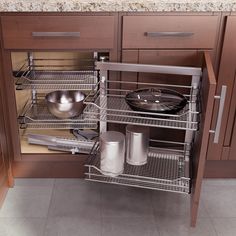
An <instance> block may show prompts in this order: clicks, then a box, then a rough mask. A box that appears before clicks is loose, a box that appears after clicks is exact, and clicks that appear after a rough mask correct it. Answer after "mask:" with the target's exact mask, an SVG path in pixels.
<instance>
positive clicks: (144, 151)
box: [126, 125, 149, 165]
mask: <svg viewBox="0 0 236 236" xmlns="http://www.w3.org/2000/svg"><path fill="white" fill-rule="evenodd" d="M148 147H149V128H148V127H143V126H135V125H127V126H126V161H127V163H128V164H130V165H144V164H146V163H147V156H148Z"/></svg>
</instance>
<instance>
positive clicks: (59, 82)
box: [15, 69, 98, 91]
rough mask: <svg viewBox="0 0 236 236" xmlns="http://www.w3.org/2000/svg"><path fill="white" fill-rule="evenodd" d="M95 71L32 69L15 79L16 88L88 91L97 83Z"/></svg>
mask: <svg viewBox="0 0 236 236" xmlns="http://www.w3.org/2000/svg"><path fill="white" fill-rule="evenodd" d="M97 82H98V78H97V71H95V70H87V71H63V70H61V71H59V70H58V71H57V70H34V69H29V70H26V71H24V72H23V74H22V75H21V77H20V78H17V80H16V83H15V84H16V89H17V90H24V89H38V90H82V91H90V90H92V89H93V88H94V86H95V85H96V84H97Z"/></svg>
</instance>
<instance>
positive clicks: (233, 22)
mask: <svg viewBox="0 0 236 236" xmlns="http://www.w3.org/2000/svg"><path fill="white" fill-rule="evenodd" d="M235 37H236V17H235V16H229V17H227V23H226V29H225V37H224V44H223V49H222V56H221V62H220V70H219V76H218V81H217V94H220V91H221V87H222V85H226V86H227V94H226V99H225V105H224V112H223V117H222V124H221V129H220V137H219V142H218V143H217V144H215V143H213V138H214V135H211V137H210V141H209V147H208V154H207V159H208V160H220V159H224V155H222V150H223V147H224V146H229V144H230V140H231V136H232V126H233V122H234V115H235V107H234V103H235V101H234V100H235V87H234V80H235V71H236V44H235ZM218 109H219V102H216V103H215V105H214V113H213V118H212V124H211V128H212V129H214V128H215V126H216V120H217V115H218Z"/></svg>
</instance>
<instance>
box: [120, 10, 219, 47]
mask: <svg viewBox="0 0 236 236" xmlns="http://www.w3.org/2000/svg"><path fill="white" fill-rule="evenodd" d="M218 24H219V17H218V16H213V15H212V16H124V17H123V48H126V49H132V48H133V49H135V48H143V49H144V48H146V49H148V48H149V49H154V48H173V49H195V48H205V49H212V48H214V47H215V43H216V35H217V30H218ZM188 34H189V35H188Z"/></svg>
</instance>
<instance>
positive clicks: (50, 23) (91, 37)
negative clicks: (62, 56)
mask: <svg viewBox="0 0 236 236" xmlns="http://www.w3.org/2000/svg"><path fill="white" fill-rule="evenodd" d="M2 27H3V42H4V47H5V48H6V49H110V48H113V45H114V39H115V36H114V34H115V30H114V28H115V17H114V16H63V17H60V16H16V17H15V16H3V17H2Z"/></svg>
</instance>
